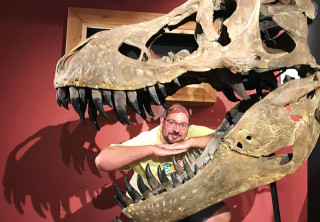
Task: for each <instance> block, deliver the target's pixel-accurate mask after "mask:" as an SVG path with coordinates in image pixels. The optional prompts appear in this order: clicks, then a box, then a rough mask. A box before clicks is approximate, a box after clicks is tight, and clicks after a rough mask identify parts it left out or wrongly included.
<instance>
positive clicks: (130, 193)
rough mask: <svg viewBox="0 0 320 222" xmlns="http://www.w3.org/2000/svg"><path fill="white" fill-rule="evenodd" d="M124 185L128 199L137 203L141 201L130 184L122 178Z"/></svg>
mask: <svg viewBox="0 0 320 222" xmlns="http://www.w3.org/2000/svg"><path fill="white" fill-rule="evenodd" d="M124 183H125V185H126V189H127V192H128V194H129V195H130V197H131V198H132V200H133V202H135V203H137V202H139V201H140V200H141V195H140V194H139V193H138V191H136V190H135V189H134V188H133V187H132V186H131V184H130V183H129V181H128V179H127V178H124Z"/></svg>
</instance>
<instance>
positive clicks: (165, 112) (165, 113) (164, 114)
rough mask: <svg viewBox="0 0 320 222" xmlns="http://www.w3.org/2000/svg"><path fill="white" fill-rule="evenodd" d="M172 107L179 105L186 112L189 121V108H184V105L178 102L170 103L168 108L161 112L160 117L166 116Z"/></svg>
mask: <svg viewBox="0 0 320 222" xmlns="http://www.w3.org/2000/svg"><path fill="white" fill-rule="evenodd" d="M174 107H181V108H182V109H183V110H184V111H185V113H187V115H188V119H189V121H190V113H189V110H187V109H186V107H184V106H183V105H181V104H179V103H175V104H172V105H171V106H170V107H169V108H168V109H166V110H164V112H163V114H162V117H163V118H167V116H168V115H169V113H170V112H171V111H172V110H173V108H174Z"/></svg>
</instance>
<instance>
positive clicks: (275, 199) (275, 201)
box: [270, 182, 281, 222]
mask: <svg viewBox="0 0 320 222" xmlns="http://www.w3.org/2000/svg"><path fill="white" fill-rule="evenodd" d="M270 189H271V197H272V206H273V215H274V221H275V222H281V218H280V209H279V201H278V193H277V185H276V182H273V183H270Z"/></svg>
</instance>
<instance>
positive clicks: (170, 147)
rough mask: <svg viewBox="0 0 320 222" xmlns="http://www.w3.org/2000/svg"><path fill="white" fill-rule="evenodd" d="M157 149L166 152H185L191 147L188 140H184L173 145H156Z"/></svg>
mask: <svg viewBox="0 0 320 222" xmlns="http://www.w3.org/2000/svg"><path fill="white" fill-rule="evenodd" d="M155 146H157V147H162V148H164V149H167V150H184V151H187V150H188V149H189V148H190V147H191V143H190V140H184V141H181V142H178V143H173V144H157V145H155Z"/></svg>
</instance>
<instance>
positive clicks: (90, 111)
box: [88, 98, 100, 130]
mask: <svg viewBox="0 0 320 222" xmlns="http://www.w3.org/2000/svg"><path fill="white" fill-rule="evenodd" d="M88 114H89V119H90V120H91V123H92V124H93V125H94V127H95V128H96V129H97V130H100V127H99V126H98V123H97V109H96V107H95V105H94V103H93V101H92V98H90V99H89V105H88Z"/></svg>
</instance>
